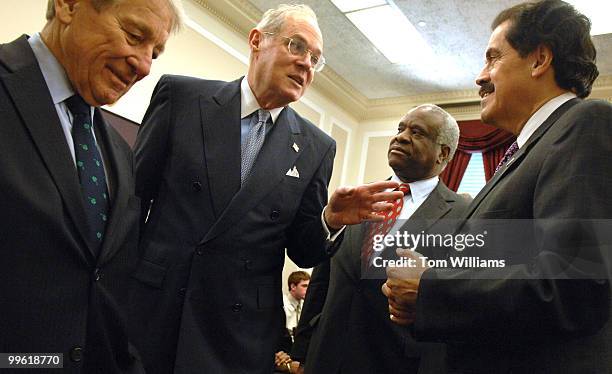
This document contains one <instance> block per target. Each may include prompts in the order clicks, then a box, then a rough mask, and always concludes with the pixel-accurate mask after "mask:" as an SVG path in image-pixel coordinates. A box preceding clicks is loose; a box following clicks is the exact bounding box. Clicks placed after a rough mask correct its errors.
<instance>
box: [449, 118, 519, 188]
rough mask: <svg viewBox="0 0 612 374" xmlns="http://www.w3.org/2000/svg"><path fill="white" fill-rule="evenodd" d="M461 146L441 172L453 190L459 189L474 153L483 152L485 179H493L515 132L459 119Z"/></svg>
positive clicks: (513, 138) (476, 121)
mask: <svg viewBox="0 0 612 374" xmlns="http://www.w3.org/2000/svg"><path fill="white" fill-rule="evenodd" d="M459 130H460V135H459V146H458V147H457V152H456V153H455V157H454V158H453V160H452V161H451V162H450V163H449V164H448V165H447V166H446V169H444V171H443V172H442V174H440V178H441V179H442V181H443V182H444V184H446V186H448V188H450V189H451V190H453V191H457V189H458V188H459V184H460V183H461V179H462V178H463V174H465V169H466V168H467V165H468V163H469V162H470V157H471V154H472V153H482V159H483V164H484V165H483V166H484V170H485V179H486V180H487V181H488V180H489V179H491V177H492V176H493V174H494V172H495V167H496V166H497V164H498V163H499V161H501V159H502V157H503V156H504V153H505V152H506V149H508V147H510V144H512V142H513V141H514V140H515V137H514V135H513V134H511V133H509V132H507V131H504V130H501V129H498V128H495V127H493V126H490V125H485V124H484V123H482V122H480V121H478V120H475V121H459Z"/></svg>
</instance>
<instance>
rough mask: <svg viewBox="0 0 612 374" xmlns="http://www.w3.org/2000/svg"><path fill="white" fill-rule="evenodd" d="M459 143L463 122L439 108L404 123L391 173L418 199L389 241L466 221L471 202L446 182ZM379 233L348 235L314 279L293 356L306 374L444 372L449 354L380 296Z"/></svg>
mask: <svg viewBox="0 0 612 374" xmlns="http://www.w3.org/2000/svg"><path fill="white" fill-rule="evenodd" d="M458 140H459V127H458V126H457V122H456V121H455V120H454V119H453V118H452V117H451V116H450V115H449V114H448V113H447V112H445V111H444V110H442V109H440V108H439V107H437V106H435V105H431V104H425V105H421V106H419V107H417V108H415V109H412V110H411V111H410V112H408V113H407V114H406V115H405V116H404V117H403V118H402V119H401V120H400V122H399V125H398V131H397V135H395V136H394V137H393V138H391V142H390V145H389V153H388V158H389V166H391V168H392V169H393V171H394V175H393V176H392V178H391V180H395V181H397V182H398V183H405V184H407V185H408V186H409V189H410V192H409V193H406V194H405V196H404V198H403V200H404V201H403V204H402V207H401V212H400V213H399V216H398V218H397V221H396V223H395V225H394V226H393V227H392V228H390V229H389V232H388V233H387V234H388V235H394V234H395V233H397V232H399V233H402V232H404V231H405V232H411V233H420V232H423V231H427V232H434V231H440V230H442V231H447V230H449V228H451V227H452V225H453V223H454V221H453V219H454V218H457V217H458V216H459V215H460V214H461V213H463V211H464V210H465V208H466V207H467V206H468V204H469V202H470V199H468V198H465V197H462V196H459V195H457V194H456V193H455V192H452V191H451V190H449V189H448V188H447V187H446V186H445V185H444V183H442V182H441V181H440V180H439V179H438V175H439V174H440V173H441V172H442V170H443V169H444V167H445V166H446V165H447V163H448V162H449V161H450V160H451V159H452V156H453V154H454V153H455V150H456V149H457V143H458ZM451 221H452V222H451ZM371 230H372V225H371V224H362V225H357V226H351V227H350V228H348V229H347V232H346V233H345V237H344V240H343V241H342V245H341V246H340V248H339V249H338V253H337V254H336V255H335V256H334V257H333V258H332V259H331V265H330V264H322V265H319V266H318V267H317V268H315V270H314V271H313V278H312V282H311V284H312V285H313V287H314V288H309V290H308V293H307V294H306V301H305V303H304V308H303V311H304V313H303V314H302V316H303V319H301V320H300V326H299V327H298V335H297V337H296V342H295V345H294V351H293V352H292V357H293V358H294V359H296V360H301V361H302V362H305V365H304V366H305V372H306V373H320V374H325V373H334V374H335V373H351V374H358V373H364V374H366V373H367V374H374V373H392V372H398V368H402V372H405V373H417V372H418V370H419V366H420V365H421V361H423V362H422V366H423V367H426V366H427V365H429V368H430V370H433V369H434V368H435V369H437V370H435V371H429V372H437V371H440V368H441V367H440V366H439V365H441V364H443V358H444V347H443V346H441V345H433V344H418V343H416V342H415V341H414V339H413V338H412V337H411V336H410V334H408V333H407V332H405V331H403V329H402V328H401V327H399V326H396V325H395V324H393V323H392V322H391V321H390V320H389V311H388V307H387V299H386V298H385V297H384V295H382V294H381V293H380V287H381V286H382V284H383V283H384V281H385V280H386V276H385V272H384V270H383V271H378V272H377V271H376V267H379V266H380V264H379V260H370V259H367V260H366V259H365V256H363V255H362V251H363V250H364V248H366V250H367V246H368V244H367V243H365V242H366V241H367V237H368V233H369V231H371ZM389 250H390V251H395V247H393V248H389ZM423 254H427V255H428V256H429V257H431V258H435V257H437V256H439V255H438V254H435V253H433V252H431V253H429V252H427V251H423ZM386 257H388V256H384V255H383V258H386ZM363 261H366V262H367V263H363ZM363 269H365V273H362V271H363ZM319 289H320V291H318V290H319ZM317 312H318V313H317ZM313 329H314V332H312V331H311V330H313ZM310 334H313V335H312V338H309V337H308V336H309V335H310ZM425 361H428V362H425ZM432 365H433V366H432ZM293 366H295V363H294V364H293Z"/></svg>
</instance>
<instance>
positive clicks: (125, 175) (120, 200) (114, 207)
mask: <svg viewBox="0 0 612 374" xmlns="http://www.w3.org/2000/svg"><path fill="white" fill-rule="evenodd" d="M94 123H95V129H96V137H97V140H98V146H99V147H100V149H101V151H102V154H103V157H104V162H105V165H106V173H107V180H108V184H109V189H110V191H109V192H110V196H111V200H110V202H111V208H110V212H109V217H108V224H107V226H106V234H105V235H104V242H103V243H102V248H101V249H100V256H99V259H98V263H99V264H102V263H104V262H106V261H108V260H109V259H110V258H112V256H113V255H114V254H115V252H116V251H118V250H119V247H120V246H117V245H113V243H115V242H118V241H119V242H121V241H123V238H118V237H117V232H118V231H119V230H118V228H119V227H121V225H120V223H121V222H123V219H124V217H125V211H126V209H127V205H128V198H129V196H130V192H131V191H130V190H129V186H128V184H127V183H128V181H129V180H130V178H131V176H130V175H129V170H130V168H128V167H126V166H127V164H128V162H129V160H127V159H126V158H125V156H124V155H123V154H121V153H120V152H119V149H121V148H120V145H119V144H117V143H116V142H117V141H118V140H117V139H115V138H114V137H112V136H111V134H110V133H109V132H110V131H111V130H110V129H109V128H108V125H107V124H106V122H105V121H104V119H103V118H102V115H101V113H100V110H99V109H96V111H95V115H94Z"/></svg>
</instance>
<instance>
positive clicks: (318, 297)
mask: <svg viewBox="0 0 612 374" xmlns="http://www.w3.org/2000/svg"><path fill="white" fill-rule="evenodd" d="M329 272H330V260H326V261H324V262H322V263H321V264H319V265H318V266H317V267H315V268H314V270H313V271H312V278H311V279H310V283H309V284H308V292H306V299H305V300H304V306H303V307H302V314H301V315H300V321H299V324H298V326H297V329H296V333H295V338H294V341H293V348H292V349H291V358H292V359H293V360H296V361H300V362H301V363H304V362H305V361H306V354H307V352H308V345H309V344H310V338H311V337H312V334H313V332H314V330H315V329H316V327H317V322H318V320H319V318H320V316H321V312H322V311H323V305H325V299H326V298H327V290H328V287H329Z"/></svg>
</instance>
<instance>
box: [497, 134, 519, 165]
mask: <svg viewBox="0 0 612 374" xmlns="http://www.w3.org/2000/svg"><path fill="white" fill-rule="evenodd" d="M518 150H519V147H518V143H517V142H516V141H515V142H514V143H512V144H510V147H508V149H507V150H506V153H504V157H502V159H501V161H500V162H499V164H498V165H497V167H496V168H495V173H497V172H498V171H499V169H501V168H502V166H504V164H505V163H506V162H508V160H510V159H511V158H512V156H514V154H515V153H516V151H518Z"/></svg>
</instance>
